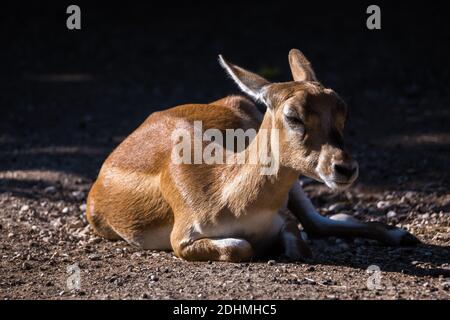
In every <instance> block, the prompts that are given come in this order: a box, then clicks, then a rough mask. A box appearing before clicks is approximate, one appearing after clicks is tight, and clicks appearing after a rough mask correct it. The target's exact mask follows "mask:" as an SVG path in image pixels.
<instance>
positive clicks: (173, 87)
mask: <svg viewBox="0 0 450 320" xmlns="http://www.w3.org/2000/svg"><path fill="white" fill-rule="evenodd" d="M142 6H143V5H142V4H141V5H136V6H133V5H130V6H129V7H127V8H125V9H124V8H110V11H105V10H101V7H100V8H99V7H96V6H89V5H86V6H84V7H83V5H81V7H82V12H84V13H83V14H85V15H84V16H83V17H85V18H83V19H84V20H83V27H82V30H81V31H79V32H69V31H68V30H67V29H65V7H64V6H62V5H61V4H59V5H54V6H51V5H49V6H47V7H40V6H34V7H33V8H32V9H30V12H33V14H27V13H24V12H23V11H17V10H16V11H14V13H12V14H10V15H9V16H8V17H5V19H3V18H2V19H1V21H2V22H1V23H2V28H0V30H2V31H1V32H2V33H3V34H2V36H3V38H4V39H6V40H5V41H7V43H8V44H9V46H7V47H6V48H4V49H2V51H3V52H2V56H3V58H2V64H3V67H2V73H1V74H0V83H1V87H2V94H1V95H0V298H1V299H93V298H94V299H117V298H120V299H179V298H187V299H449V298H450V173H449V169H448V166H449V155H450V124H449V123H450V109H449V105H450V91H449V90H448V80H449V75H450V64H449V63H448V51H449V50H448V49H449V44H448V43H449V41H444V40H443V39H450V37H449V36H450V32H449V28H448V27H446V21H445V16H444V15H443V14H441V13H442V12H448V9H449V8H448V6H449V5H448V4H442V3H436V4H433V5H432V4H429V6H428V7H426V8H425V9H424V8H419V7H414V6H412V5H411V6H409V7H408V8H405V7H402V6H394V5H391V6H386V7H383V8H384V9H382V10H384V11H383V19H384V20H383V29H382V30H379V31H377V32H371V31H368V30H367V29H366V28H365V17H366V15H365V7H364V5H354V6H351V7H349V8H341V7H328V8H327V9H326V10H325V9H323V8H320V7H319V6H318V7H311V8H308V10H307V12H308V14H303V15H300V14H299V13H298V12H294V11H293V10H286V8H281V7H279V6H276V5H266V6H264V7H262V6H261V7H254V6H239V7H238V8H237V9H236V7H231V5H228V6H225V5H223V6H221V7H220V8H217V7H214V8H212V7H211V8H209V7H207V8H205V7H202V8H201V9H199V8H184V7H177V9H174V8H169V7H162V8H153V7H151V5H147V6H148V7H142ZM235 6H236V5H235ZM61 12H62V13H63V14H62V16H61ZM227 14H228V15H229V14H232V15H233V18H232V19H231V20H230V18H229V16H227ZM317 15H320V17H322V19H323V20H321V22H320V23H319V22H318V21H317V18H315V17H316V16H317ZM323 21H326V22H327V23H323ZM408 21H410V22H411V21H412V22H414V21H422V24H417V23H412V22H411V23H408ZM205 26H207V27H205ZM430 35H436V37H431V36H430ZM292 47H298V48H300V49H301V50H303V51H304V52H305V54H306V55H307V56H308V57H309V58H310V59H311V61H312V63H313V65H314V67H315V69H316V73H317V75H318V77H319V79H321V80H322V81H323V82H324V83H325V84H326V85H327V86H329V87H332V88H334V89H335V90H336V91H337V92H339V93H340V94H341V95H342V97H343V98H344V99H345V100H346V102H347V103H348V105H349V107H350V110H351V111H350V112H351V115H350V120H349V126H348V128H347V132H346V137H347V141H348V143H349V146H350V148H351V149H352V151H353V154H354V155H355V157H356V158H357V159H358V161H359V163H360V178H359V179H358V181H357V182H356V183H355V185H354V186H353V187H351V188H350V189H349V190H348V191H345V192H342V193H334V192H332V191H330V190H329V189H327V188H326V187H325V186H323V185H321V184H319V183H317V182H313V181H310V180H307V179H303V180H302V182H303V184H304V186H305V190H306V192H307V193H308V195H309V196H310V197H311V198H312V200H313V202H314V204H315V205H316V207H317V208H318V210H319V211H320V212H321V213H323V214H324V215H331V214H334V213H339V212H345V213H348V214H351V215H353V216H355V217H357V218H358V219H361V220H366V221H369V220H372V221H382V222H387V223H390V224H393V225H397V226H400V227H403V228H405V229H407V230H409V231H410V232H412V233H413V234H414V235H416V236H417V237H418V238H419V239H420V240H421V241H422V242H423V243H422V244H421V245H418V246H417V247H402V248H396V247H386V246H382V245H380V244H378V243H376V242H374V241H366V240H362V239H355V240H351V239H323V240H313V241H310V245H311V247H312V250H313V253H314V259H313V261H312V262H310V263H286V262H283V261H278V260H273V261H272V260H271V261H253V262H250V263H239V264H227V263H217V262H211V263H195V262H194V263H193V262H185V261H182V260H180V259H178V258H176V257H175V256H174V255H173V254H172V253H167V252H157V251H139V250H136V249H135V248H133V247H132V246H130V245H128V244H127V243H125V242H123V241H117V242H110V241H106V240H103V239H100V238H98V237H96V236H95V235H93V233H92V232H91V229H90V228H89V226H88V225H87V222H86V219H85V216H84V202H85V198H86V194H87V192H88V191H89V188H90V185H91V184H92V182H93V181H94V180H95V177H96V174H97V173H98V170H99V168H100V166H101V164H102V161H103V160H104V159H105V157H106V156H107V155H108V153H109V152H110V151H111V150H112V149H113V148H114V146H116V145H117V144H118V143H120V141H122V139H123V138H124V137H125V136H126V135H127V134H128V133H130V132H131V130H133V128H135V127H136V126H137V125H139V123H140V122H142V121H143V120H144V119H145V117H146V116H147V115H148V114H150V113H151V112H153V111H155V110H160V109H164V108H167V107H171V106H174V105H177V104H181V103H186V102H208V101H212V100H214V99H217V98H220V97H222V96H224V95H227V94H230V93H237V90H236V89H235V88H234V86H233V84H232V83H231V81H230V80H229V79H227V77H226V76H225V75H224V73H223V71H222V70H221V69H220V67H219V66H218V64H217V60H216V56H217V54H218V53H223V54H224V55H225V56H226V57H228V58H229V59H230V60H231V61H234V62H236V63H238V64H241V65H243V66H246V67H248V68H250V69H252V70H255V71H258V72H260V73H261V74H263V75H264V76H266V77H268V78H270V79H272V80H275V81H276V80H287V79H289V72H288V67H287V52H288V50H289V49H290V48H292ZM369 266H372V267H370V269H369V270H379V272H377V271H375V273H374V272H370V271H367V269H368V268H369ZM77 268H79V269H77ZM377 268H379V269H377ZM75 269H76V270H79V272H80V280H81V282H80V289H79V290H71V289H70V288H69V287H68V283H69V284H73V282H71V279H73V277H72V273H71V272H72V271H71V270H75ZM378 276H379V277H378ZM377 279H379V280H380V281H379V282H377ZM68 281H69V282H68ZM368 281H369V284H379V287H378V288H377V289H369V288H368V285H367V284H368Z"/></svg>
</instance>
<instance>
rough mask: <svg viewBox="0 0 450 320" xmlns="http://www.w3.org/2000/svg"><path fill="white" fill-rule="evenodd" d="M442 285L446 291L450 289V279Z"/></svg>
mask: <svg viewBox="0 0 450 320" xmlns="http://www.w3.org/2000/svg"><path fill="white" fill-rule="evenodd" d="M441 285H442V289H444V290H445V291H449V290H450V281H447V282H443V283H442V284H441Z"/></svg>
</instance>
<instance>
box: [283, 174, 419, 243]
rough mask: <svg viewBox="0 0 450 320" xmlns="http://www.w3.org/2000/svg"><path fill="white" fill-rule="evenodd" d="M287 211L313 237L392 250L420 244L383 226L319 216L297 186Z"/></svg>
mask: <svg viewBox="0 0 450 320" xmlns="http://www.w3.org/2000/svg"><path fill="white" fill-rule="evenodd" d="M288 208H289V209H290V210H291V211H292V213H293V214H294V215H295V216H296V217H297V218H298V219H299V221H300V223H301V224H302V226H303V228H304V229H305V231H306V233H307V234H308V236H310V237H330V236H335V237H360V238H367V239H374V240H378V241H380V242H382V243H385V244H387V245H392V246H409V245H415V244H418V243H420V241H419V240H418V239H417V238H416V237H415V236H413V235H412V234H410V233H409V232H408V231H406V230H403V229H400V228H397V227H394V226H390V225H387V224H384V223H380V222H361V221H358V220H357V219H355V218H353V217H351V216H349V215H345V214H338V215H336V216H335V218H333V219H330V218H327V217H324V216H322V215H320V214H319V213H318V212H317V211H316V210H315V209H314V206H313V205H312V203H311V201H310V200H309V199H308V197H307V196H306V195H305V193H304V192H303V190H302V188H301V186H300V184H299V183H298V182H296V183H295V184H294V186H293V187H292V189H291V190H290V192H289V203H288Z"/></svg>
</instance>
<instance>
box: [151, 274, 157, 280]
mask: <svg viewBox="0 0 450 320" xmlns="http://www.w3.org/2000/svg"><path fill="white" fill-rule="evenodd" d="M158 280H159V278H158V277H157V276H155V275H153V274H152V275H151V276H150V281H155V282H156V281H158Z"/></svg>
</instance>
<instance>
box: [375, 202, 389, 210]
mask: <svg viewBox="0 0 450 320" xmlns="http://www.w3.org/2000/svg"><path fill="white" fill-rule="evenodd" d="M390 206H391V203H390V202H389V201H378V202H377V208H378V209H386V208H388V207H390Z"/></svg>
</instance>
